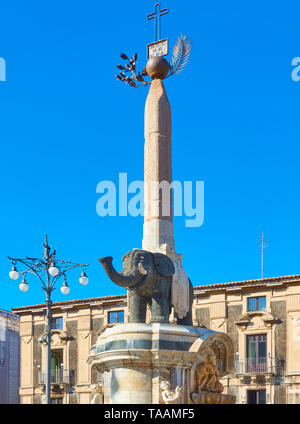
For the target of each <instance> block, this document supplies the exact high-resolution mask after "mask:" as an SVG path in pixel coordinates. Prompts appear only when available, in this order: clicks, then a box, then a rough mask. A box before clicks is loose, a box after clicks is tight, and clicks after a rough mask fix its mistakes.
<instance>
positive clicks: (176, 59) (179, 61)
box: [166, 35, 192, 78]
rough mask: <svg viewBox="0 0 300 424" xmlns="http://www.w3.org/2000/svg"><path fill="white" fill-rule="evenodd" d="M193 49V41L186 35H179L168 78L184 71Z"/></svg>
mask: <svg viewBox="0 0 300 424" xmlns="http://www.w3.org/2000/svg"><path fill="white" fill-rule="evenodd" d="M191 51H192V42H191V41H188V39H187V36H186V35H181V36H180V37H178V40H177V43H176V44H175V46H174V48H173V55H172V60H171V62H170V71H169V73H168V75H167V76H166V78H169V77H170V76H172V75H176V74H180V73H181V72H183V71H184V69H185V67H186V65H187V63H188V62H189V60H190V57H191Z"/></svg>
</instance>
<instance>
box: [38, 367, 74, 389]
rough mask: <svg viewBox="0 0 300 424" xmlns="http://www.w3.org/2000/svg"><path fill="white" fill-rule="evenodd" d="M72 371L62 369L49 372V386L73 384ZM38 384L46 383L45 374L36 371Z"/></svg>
mask: <svg viewBox="0 0 300 424" xmlns="http://www.w3.org/2000/svg"><path fill="white" fill-rule="evenodd" d="M73 375H74V373H73V371H70V370H64V369H60V368H57V369H54V370H51V372H50V382H51V384H70V385H71V384H73ZM38 383H39V384H45V383H46V373H44V372H41V371H38Z"/></svg>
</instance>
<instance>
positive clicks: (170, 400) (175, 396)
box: [160, 381, 183, 405]
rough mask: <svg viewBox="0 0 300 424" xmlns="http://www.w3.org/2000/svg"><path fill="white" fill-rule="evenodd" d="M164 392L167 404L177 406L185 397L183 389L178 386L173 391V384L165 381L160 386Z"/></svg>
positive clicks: (164, 399) (163, 395)
mask: <svg viewBox="0 0 300 424" xmlns="http://www.w3.org/2000/svg"><path fill="white" fill-rule="evenodd" d="M160 388H161V390H162V394H161V395H162V398H163V401H164V403H165V404H167V405H169V404H177V403H180V402H179V401H180V399H182V397H183V392H182V387H180V386H177V387H176V389H175V390H170V389H171V384H170V383H169V382H168V381H163V382H162V383H161V384H160Z"/></svg>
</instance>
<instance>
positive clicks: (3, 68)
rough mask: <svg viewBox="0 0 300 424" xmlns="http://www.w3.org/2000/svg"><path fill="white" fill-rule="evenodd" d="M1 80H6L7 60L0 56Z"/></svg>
mask: <svg viewBox="0 0 300 424" xmlns="http://www.w3.org/2000/svg"><path fill="white" fill-rule="evenodd" d="M0 81H2V82H4V81H6V61H5V59H3V57H0Z"/></svg>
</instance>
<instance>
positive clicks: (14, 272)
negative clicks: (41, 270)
mask: <svg viewBox="0 0 300 424" xmlns="http://www.w3.org/2000/svg"><path fill="white" fill-rule="evenodd" d="M9 276H10V278H11V279H12V280H17V279H18V278H19V273H18V271H17V268H16V267H15V266H13V267H12V269H11V271H10V273H9Z"/></svg>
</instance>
